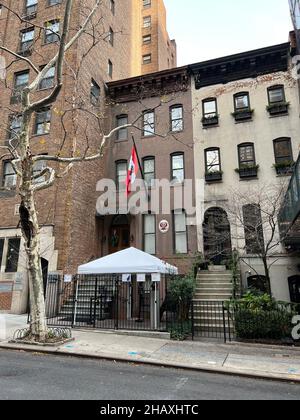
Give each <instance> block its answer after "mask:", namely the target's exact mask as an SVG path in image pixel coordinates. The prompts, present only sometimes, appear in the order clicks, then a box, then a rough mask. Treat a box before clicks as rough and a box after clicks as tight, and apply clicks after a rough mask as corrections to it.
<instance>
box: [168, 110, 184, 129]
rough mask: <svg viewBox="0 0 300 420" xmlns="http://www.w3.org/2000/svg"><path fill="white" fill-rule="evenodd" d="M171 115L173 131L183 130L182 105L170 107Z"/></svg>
mask: <svg viewBox="0 0 300 420" xmlns="http://www.w3.org/2000/svg"><path fill="white" fill-rule="evenodd" d="M170 117H171V131H172V132H178V131H183V107H182V105H175V106H173V107H171V108H170Z"/></svg>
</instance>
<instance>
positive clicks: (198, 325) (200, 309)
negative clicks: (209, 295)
mask: <svg viewBox="0 0 300 420" xmlns="http://www.w3.org/2000/svg"><path fill="white" fill-rule="evenodd" d="M232 332H233V325H232V320H231V319H230V314H229V312H228V311H227V309H226V307H225V303H224V302H222V301H198V300H194V301H193V302H192V335H193V339H194V338H213V339H221V340H224V342H225V343H226V341H227V340H229V341H231V337H232Z"/></svg>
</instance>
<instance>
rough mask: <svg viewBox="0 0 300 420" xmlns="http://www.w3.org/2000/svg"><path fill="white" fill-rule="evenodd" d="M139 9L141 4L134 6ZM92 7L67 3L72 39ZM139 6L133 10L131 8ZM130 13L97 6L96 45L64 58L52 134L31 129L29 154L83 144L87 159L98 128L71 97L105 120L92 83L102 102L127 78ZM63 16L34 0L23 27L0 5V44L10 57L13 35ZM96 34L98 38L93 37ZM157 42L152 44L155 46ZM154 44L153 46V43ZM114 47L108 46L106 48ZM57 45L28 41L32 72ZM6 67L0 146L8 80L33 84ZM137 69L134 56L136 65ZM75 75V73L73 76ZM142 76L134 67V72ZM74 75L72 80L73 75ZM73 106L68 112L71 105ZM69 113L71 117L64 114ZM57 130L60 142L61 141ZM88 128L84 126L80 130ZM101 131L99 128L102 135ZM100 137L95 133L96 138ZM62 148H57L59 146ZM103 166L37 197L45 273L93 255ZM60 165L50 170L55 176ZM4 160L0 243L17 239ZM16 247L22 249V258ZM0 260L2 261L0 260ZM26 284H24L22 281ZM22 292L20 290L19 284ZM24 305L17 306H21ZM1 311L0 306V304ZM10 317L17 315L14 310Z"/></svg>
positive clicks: (14, 5)
mask: <svg viewBox="0 0 300 420" xmlns="http://www.w3.org/2000/svg"><path fill="white" fill-rule="evenodd" d="M141 3H142V2H141ZM93 4H94V0H76V1H74V6H73V11H72V18H71V25H70V27H71V35H72V34H74V33H75V31H76V30H77V29H78V28H79V26H80V24H82V22H83V19H84V16H86V15H87V13H88V11H89V10H90V9H91V7H92V5H93ZM3 5H4V6H5V5H7V6H9V8H10V9H11V10H14V11H16V12H17V14H18V15H19V16H24V4H23V2H20V1H19V0H11V1H4V2H3ZM137 6H138V8H136V7H137ZM135 13H138V14H139V15H140V16H141V6H140V5H138V4H135V3H134V2H132V1H131V0H121V1H115V10H114V13H112V11H111V8H110V0H104V1H103V4H102V6H101V8H100V10H99V11H98V12H97V14H96V16H95V17H94V20H93V21H94V23H95V22H98V21H99V22H101V21H102V22H103V23H102V26H101V27H100V28H101V29H99V31H100V30H101V33H100V32H98V37H99V39H101V40H100V42H99V43H98V44H97V45H96V46H95V47H94V48H93V49H92V50H91V51H90V52H89V54H88V55H87V56H86V57H85V53H86V52H87V51H88V50H89V48H90V47H91V37H90V36H89V35H83V36H82V37H81V38H80V39H79V41H78V42H77V43H76V44H75V45H74V47H73V48H72V49H70V50H69V51H68V52H67V54H66V61H67V63H68V65H67V66H65V70H64V84H63V88H62V91H61V92H60V95H59V97H58V99H57V101H56V103H55V105H53V106H52V112H51V130H50V133H49V134H44V135H40V136H37V135H35V134H34V127H33V126H32V128H31V130H32V141H31V144H32V151H33V153H34V154H51V155H52V154H54V155H55V154H57V153H58V152H59V153H60V154H61V155H62V156H70V155H72V154H74V153H77V154H79V153H82V152H84V151H85V150H86V147H87V141H86V136H87V137H88V139H89V153H93V152H95V151H97V150H98V146H99V144H100V142H101V134H100V130H99V126H98V123H96V120H95V119H94V118H93V117H92V115H91V114H90V115H88V114H87V113H83V112H80V111H77V110H76V105H78V103H77V104H74V103H73V102H72V101H73V98H74V97H75V98H77V102H79V100H81V101H83V102H84V105H85V107H86V108H88V109H89V111H90V112H91V113H93V112H94V113H99V114H100V115H103V122H105V121H106V119H105V112H106V111H105V109H106V106H105V103H104V100H103V101H100V102H101V103H100V104H99V106H97V107H94V106H93V105H91V104H90V89H91V79H93V80H94V81H95V82H96V83H97V84H98V85H99V87H100V90H101V98H103V99H104V97H105V91H106V83H107V82H110V81H112V80H118V79H124V78H127V77H129V76H131V75H132V74H135V73H134V68H135V60H136V57H135V56H134V54H133V48H134V46H135V44H138V45H139V46H140V43H141V39H140V38H136V34H137V33H139V31H140V30H141V28H140V27H135V25H137V24H139V23H140V20H135V19H133V16H134V14H135ZM62 15H63V3H62V4H57V5H53V6H48V0H39V1H38V6H37V10H36V13H35V14H34V15H32V16H31V19H28V20H27V21H25V22H22V23H20V20H19V19H18V17H17V16H16V15H14V14H13V13H10V12H8V11H7V9H6V8H5V7H2V13H1V16H0V34H1V42H2V44H3V45H5V46H6V47H7V48H9V49H12V50H13V51H17V50H18V49H19V43H20V31H21V30H25V29H28V28H31V27H32V26H33V24H34V25H37V26H41V27H42V26H44V24H45V22H49V21H52V20H56V19H58V20H59V18H60V17H61V16H62ZM111 29H112V30H113V34H114V35H113V43H111V42H109V39H108V34H109V31H110V30H111ZM99 35H100V36H99ZM155 42H156V40H155ZM157 42H159V40H157ZM112 44H113V45H112ZM56 51H57V44H55V43H54V44H49V45H46V44H45V43H44V34H43V31H42V30H40V29H38V28H36V29H35V41H34V49H33V53H32V55H31V56H30V57H29V58H30V59H31V60H32V61H33V62H34V64H35V65H36V66H37V67H42V66H43V65H45V64H46V63H47V62H48V61H49V60H50V59H51V58H52V57H53V55H54V54H55V53H56ZM1 56H4V57H5V60H6V63H7V64H10V63H11V65H10V66H9V68H8V71H7V75H6V76H7V77H6V83H7V85H5V84H4V83H0V144H4V143H5V141H7V133H8V127H9V118H10V116H11V115H13V114H15V113H17V112H18V110H19V109H20V108H19V105H18V104H13V105H12V104H10V101H11V92H12V88H13V84H14V77H15V74H16V73H17V72H21V71H24V70H29V72H30V76H29V81H32V80H33V78H34V71H33V70H32V69H31V68H30V66H29V65H28V64H27V63H25V62H24V61H22V60H13V58H12V56H11V55H9V54H7V53H2V54H1ZM109 62H111V64H112V75H109V73H108V63H109ZM138 62H139V63H140V57H139V59H138ZM79 69H80V70H79ZM140 71H141V69H140ZM74 72H75V73H76V78H75V77H74ZM47 94H49V91H37V92H36V93H35V94H34V96H33V99H34V100H38V99H41V98H43V97H44V96H45V95H47ZM74 105H75V110H73V111H72V107H74ZM71 111H72V112H71ZM62 118H64V120H63V121H64V126H65V129H66V131H67V133H68V134H67V137H66V138H65V139H64V133H65V131H64V127H63V125H62ZM32 125H34V121H33V124H32ZM86 127H87V128H86ZM104 131H105V130H104ZM97 133H99V135H98V134H97ZM62 139H64V141H62ZM62 143H63V146H62ZM104 162H105V161H104V160H102V161H96V162H91V163H84V164H78V165H76V168H74V169H73V170H72V171H71V172H70V173H69V175H68V176H67V177H64V178H63V179H61V180H57V182H56V184H55V186H53V187H52V188H50V189H47V190H44V191H41V192H39V193H37V199H36V201H37V203H38V206H37V207H38V213H39V222H40V225H41V226H49V227H51V229H46V231H47V235H49V236H48V237H46V236H45V240H43V243H44V244H45V245H43V247H42V249H41V253H42V256H43V257H44V258H45V259H46V260H47V261H49V267H51V271H57V270H58V271H64V272H65V273H75V272H76V269H77V266H78V265H79V264H81V263H82V262H85V261H89V260H90V259H92V258H94V257H96V256H97V255H98V254H99V238H98V234H99V232H98V229H99V227H98V223H97V219H96V217H95V202H96V198H97V196H96V192H95V186H96V182H97V181H98V180H99V179H100V178H101V177H102V174H103V171H104ZM62 168H63V167H59V165H55V169H56V170H58V171H59V170H60V169H62ZM2 177H3V162H1V168H0V238H1V237H3V236H4V237H6V233H5V232H7V231H9V232H11V236H12V237H14V236H20V230H19V229H18V222H19V217H18V211H17V207H16V205H17V204H18V203H19V196H18V190H11V191H8V190H5V189H3V179H2ZM22 250H23V244H21V252H22ZM3 261H4V262H5V260H4V257H3ZM3 261H2V268H1V272H2V274H1V272H0V282H1V281H2V282H3V281H4V280H5V275H4V273H5V264H4V263H3ZM24 281H25V280H24ZM23 290H24V293H25V291H27V288H26V286H25V284H24V288H23ZM25 301H26V299H24V303H22V305H21V306H22V307H23V308H24V307H25V306H26V305H25ZM0 309H2V308H1V306H0ZM17 311H22V310H21V309H17Z"/></svg>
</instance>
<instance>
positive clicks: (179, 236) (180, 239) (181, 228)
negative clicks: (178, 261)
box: [173, 210, 188, 254]
mask: <svg viewBox="0 0 300 420" xmlns="http://www.w3.org/2000/svg"><path fill="white" fill-rule="evenodd" d="M173 218H174V242H175V243H174V251H175V253H176V254H187V252H188V244H187V224H186V213H185V211H184V210H175V211H174V213H173Z"/></svg>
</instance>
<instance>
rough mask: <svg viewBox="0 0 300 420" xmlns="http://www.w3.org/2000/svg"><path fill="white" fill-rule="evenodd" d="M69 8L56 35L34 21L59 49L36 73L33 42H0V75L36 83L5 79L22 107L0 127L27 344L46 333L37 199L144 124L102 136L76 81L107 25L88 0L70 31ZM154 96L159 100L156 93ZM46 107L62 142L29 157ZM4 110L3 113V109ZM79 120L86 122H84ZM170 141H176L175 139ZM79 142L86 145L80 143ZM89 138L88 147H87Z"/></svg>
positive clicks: (102, 124)
mask: <svg viewBox="0 0 300 420" xmlns="http://www.w3.org/2000/svg"><path fill="white" fill-rule="evenodd" d="M74 3H75V2H74V1H73V0H66V2H65V7H64V12H63V17H62V19H61V25H62V30H61V32H60V33H59V32H56V31H55V30H53V29H52V28H51V27H50V26H47V25H46V27H40V26H38V25H37V24H34V23H32V26H33V27H34V28H35V29H36V31H37V33H38V37H37V39H40V38H41V37H43V36H45V33H47V34H48V35H51V36H53V37H55V40H56V44H55V45H56V46H57V47H56V48H57V51H56V53H55V54H54V55H53V57H52V58H51V59H50V60H49V61H48V62H47V64H46V65H45V66H44V67H43V68H42V69H41V68H40V67H39V65H38V63H36V62H35V59H34V58H35V57H38V58H40V57H41V54H40V52H39V50H38V48H37V47H36V45H35V44H36V42H37V39H35V40H33V41H31V42H30V43H29V44H25V47H24V50H23V51H22V52H21V53H20V52H16V51H13V50H11V49H10V48H9V47H8V46H7V45H4V43H3V41H2V39H1V36H0V52H2V54H3V56H4V57H5V62H6V63H8V64H7V66H6V68H5V69H1V70H2V73H5V72H7V71H8V70H9V69H10V68H11V67H12V66H13V65H14V64H15V63H19V62H24V63H25V64H26V66H27V67H29V68H30V69H31V70H32V71H33V72H34V74H35V77H34V79H33V80H32V81H31V82H30V83H28V84H25V85H24V86H22V87H21V89H18V90H17V91H13V88H11V86H10V83H9V81H8V80H7V79H5V80H4V81H3V83H4V87H5V88H6V89H11V90H12V91H13V95H16V96H18V97H19V100H20V108H19V110H18V113H17V114H15V112H16V111H15V109H14V108H9V107H6V109H5V111H7V112H9V113H10V114H13V113H14V114H15V116H14V118H13V120H12V121H11V126H10V128H9V129H8V128H7V127H5V126H3V125H2V123H1V122H0V129H2V131H4V132H10V138H9V140H8V142H7V143H6V145H5V146H0V152H1V153H0V160H1V159H9V161H10V162H11V165H12V168H13V170H14V172H15V174H16V175H17V178H18V185H19V194H20V199H21V203H20V227H21V231H22V236H23V238H24V242H25V248H26V255H27V262H28V277H29V295H30V308H31V325H30V330H31V336H32V339H33V340H36V341H39V342H45V341H46V340H47V337H48V330H47V320H46V315H45V300H44V290H43V275H42V268H41V252H40V225H39V220H38V212H37V196H36V193H38V192H40V191H42V190H46V189H48V188H50V187H52V186H53V185H54V184H55V182H56V181H57V180H58V179H61V178H64V177H66V176H67V175H68V174H69V172H70V171H71V169H72V168H73V166H74V165H76V164H81V163H84V162H92V161H96V160H98V159H101V158H102V157H103V153H104V149H105V146H106V143H107V142H108V141H109V140H110V139H112V138H113V136H114V135H116V133H117V132H118V131H119V130H122V129H126V128H132V129H134V128H135V129H138V130H141V129H142V128H141V125H140V124H139V120H140V119H141V118H142V115H143V113H141V112H140V113H139V115H137V116H136V118H135V119H134V121H131V122H129V123H128V124H125V125H122V126H119V127H117V128H114V129H112V130H107V129H106V126H107V123H106V112H105V104H104V105H103V106H99V107H97V108H96V109H95V107H93V106H91V99H93V98H91V97H90V92H88V93H87V92H86V88H85V86H84V83H83V82H82V80H83V79H84V74H82V73H83V69H84V66H83V63H84V62H85V61H88V59H89V56H90V54H91V53H92V51H93V49H94V48H95V47H97V46H99V43H100V42H101V41H103V42H108V37H109V32H107V29H105V26H107V25H105V22H104V18H103V15H102V14H101V5H102V0H94V1H93V4H92V6H91V7H90V8H89V7H87V6H86V7H84V8H83V9H81V16H80V19H79V21H80V22H79V23H78V22H77V23H74V27H72V11H73V8H74V7H75V6H74ZM91 3H92V2H91ZM8 4H10V3H9V2H2V7H3V8H5V9H7V10H8V11H9V13H11V14H13V15H14V17H15V19H17V20H19V21H20V22H21V23H26V20H24V18H23V17H22V16H21V15H19V14H18V12H17V11H15V10H12V9H11V8H10V7H9V5H8ZM82 37H85V39H86V41H87V42H86V43H85V48H82V49H81V51H80V53H79V54H77V56H78V57H79V63H77V66H76V68H74V67H72V65H71V64H70V63H69V59H68V57H69V53H71V52H72V49H73V50H75V51H76V49H78V48H79V47H78V45H79V41H80V39H81V38H82ZM27 49H29V50H30V51H31V54H26V51H27ZM33 52H34V54H33ZM2 59H3V57H2ZM1 62H3V60H2V61H1ZM53 68H55V78H54V80H55V83H54V86H52V87H51V89H48V90H47V92H48V94H47V95H46V96H44V97H42V98H40V99H38V100H36V99H35V98H36V95H35V94H36V92H37V91H38V90H39V86H40V85H41V83H42V82H43V81H44V80H45V79H47V76H48V74H49V72H50V71H51V69H53ZM64 85H68V86H70V85H71V86H72V90H71V92H70V93H69V94H66V93H65V91H66V90H63V87H64ZM48 88H49V86H48ZM175 90H176V89H175ZM179 90H180V89H179ZM49 91H50V92H49ZM91 93H92V92H91ZM156 93H157V92H156ZM160 94H161V95H160V99H159V100H158V103H157V106H156V108H158V107H160V106H163V105H164V104H166V103H168V102H170V101H172V100H174V99H175V95H170V97H169V99H168V98H166V97H164V92H163V91H162V92H160ZM61 96H63V101H64V102H63V103H64V109H56V104H57V100H58V99H59V97H61ZM137 96H139V102H140V104H141V108H142V107H143V97H147V96H149V92H147V90H145V91H144V86H143V83H142V81H141V84H140V92H138V93H137ZM157 96H158V97H159V94H158V95H157ZM96 101H97V98H96ZM54 105H55V107H54ZM109 105H111V104H109V103H108V104H106V106H109ZM50 106H52V107H53V108H54V111H55V112H56V114H57V116H58V117H59V120H60V126H61V131H62V138H61V139H55V140H56V142H55V143H56V144H57V150H56V151H55V153H51V154H47V155H44V154H39V153H35V147H34V144H33V142H32V139H31V126H32V123H33V119H34V116H35V115H36V113H38V112H39V111H40V110H41V109H45V108H46V107H50ZM4 108H5V107H2V110H4ZM82 117H84V118H82ZM79 121H80V122H79ZM82 121H84V122H85V123H84V124H83V123H82ZM44 124H47V123H44ZM15 127H17V128H15ZM44 128H45V127H44ZM107 131H108V132H107ZM155 134H156V135H159V136H160V137H166V136H167V134H168V133H160V134H158V133H155ZM172 136H173V137H174V138H175V139H176V136H175V135H174V134H172ZM77 138H80V139H81V140H82V139H83V140H85V141H81V142H80V144H78V142H77ZM91 139H92V141H90V140H91ZM67 143H68V145H67ZM91 143H93V144H91Z"/></svg>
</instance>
